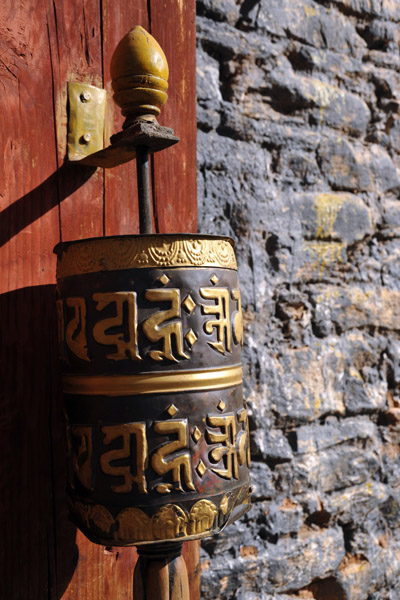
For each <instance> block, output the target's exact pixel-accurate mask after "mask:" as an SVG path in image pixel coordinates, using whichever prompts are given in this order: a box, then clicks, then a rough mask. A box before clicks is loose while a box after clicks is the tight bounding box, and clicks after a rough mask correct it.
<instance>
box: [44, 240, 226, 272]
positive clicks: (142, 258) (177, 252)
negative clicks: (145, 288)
mask: <svg viewBox="0 0 400 600" xmlns="http://www.w3.org/2000/svg"><path fill="white" fill-rule="evenodd" d="M54 252H55V253H56V254H57V256H58V261H57V279H62V278H63V277H71V276H72V275H82V274H84V273H99V272H102V271H118V270H122V269H146V268H158V269H168V268H182V267H184V268H188V267H189V268H195V267H211V268H222V269H233V270H235V271H236V270H237V264H236V258H235V253H234V242H233V240H232V239H231V238H228V237H218V236H212V235H201V234H162V235H160V234H157V235H120V236H115V237H105V238H92V239H88V240H77V241H74V242H61V243H60V244H58V245H57V246H56V247H55V248H54Z"/></svg>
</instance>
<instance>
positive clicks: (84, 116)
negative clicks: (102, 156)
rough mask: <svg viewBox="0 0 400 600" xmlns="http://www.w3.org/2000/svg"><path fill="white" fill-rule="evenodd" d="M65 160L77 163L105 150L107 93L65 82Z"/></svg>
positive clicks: (87, 86)
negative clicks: (66, 128) (66, 115)
mask: <svg viewBox="0 0 400 600" xmlns="http://www.w3.org/2000/svg"><path fill="white" fill-rule="evenodd" d="M68 103H69V114H68V148H67V151H68V160H70V161H77V160H81V159H82V158H85V157H86V156H88V155H89V154H93V153H94V152H98V151H99V150H102V149H103V148H104V117H105V108H106V91H105V90H102V89H101V88H97V87H95V86H94V85H89V84H87V83H78V82H76V81H69V82H68Z"/></svg>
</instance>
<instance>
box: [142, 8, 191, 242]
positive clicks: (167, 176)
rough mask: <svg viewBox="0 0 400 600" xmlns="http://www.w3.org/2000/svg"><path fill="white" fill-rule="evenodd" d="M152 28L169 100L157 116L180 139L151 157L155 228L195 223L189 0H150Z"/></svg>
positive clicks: (185, 228) (163, 229)
mask: <svg viewBox="0 0 400 600" xmlns="http://www.w3.org/2000/svg"><path fill="white" fill-rule="evenodd" d="M150 6H151V15H150V32H151V34H152V35H153V36H154V37H155V38H156V40H157V41H158V43H159V44H160V46H161V47H162V49H163V50H164V52H165V55H166V57H167V61H168V65H169V72H170V75H169V88H168V102H167V104H166V105H165V106H164V108H163V110H162V113H161V116H160V118H159V121H160V123H161V125H166V126H168V127H172V128H173V129H174V132H175V134H176V135H177V136H178V137H179V138H180V140H181V141H180V142H179V143H178V144H176V145H175V146H172V147H171V148H168V149H167V150H164V151H163V152H161V153H157V154H155V155H154V158H153V165H154V171H153V204H154V208H155V220H156V227H157V231H158V232H160V233H164V232H170V233H172V232H180V231H183V232H191V231H196V229H197V196H196V46H195V38H196V30H195V3H194V1H192V0H186V1H185V2H182V0H150Z"/></svg>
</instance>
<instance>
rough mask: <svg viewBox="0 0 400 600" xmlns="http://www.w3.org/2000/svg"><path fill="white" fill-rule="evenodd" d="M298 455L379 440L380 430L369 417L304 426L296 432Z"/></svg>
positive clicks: (332, 419) (331, 420) (332, 420)
mask: <svg viewBox="0 0 400 600" xmlns="http://www.w3.org/2000/svg"><path fill="white" fill-rule="evenodd" d="M294 435H295V439H296V450H297V454H308V453H310V452H318V451H319V450H324V449H326V448H332V447H334V446H337V445H338V444H343V443H344V442H349V441H357V440H368V439H372V438H375V439H377V435H378V429H377V427H376V425H375V424H374V423H371V421H370V420H369V418H368V417H358V418H350V419H343V420H341V421H338V420H337V419H335V418H331V419H330V421H329V422H327V423H326V424H325V425H322V426H321V425H303V426H302V427H299V428H298V429H297V430H296V431H295V434H294Z"/></svg>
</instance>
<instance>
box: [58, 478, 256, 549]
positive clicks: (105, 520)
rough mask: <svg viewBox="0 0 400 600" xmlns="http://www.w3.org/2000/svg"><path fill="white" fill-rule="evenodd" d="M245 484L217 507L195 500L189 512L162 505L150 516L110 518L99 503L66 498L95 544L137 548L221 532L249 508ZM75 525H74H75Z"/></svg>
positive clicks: (135, 512) (137, 512)
mask: <svg viewBox="0 0 400 600" xmlns="http://www.w3.org/2000/svg"><path fill="white" fill-rule="evenodd" d="M248 484H249V482H247V483H246V484H243V485H241V486H240V488H238V489H236V490H234V491H233V493H232V492H227V493H226V494H224V496H223V498H222V500H221V502H220V506H219V508H218V506H217V505H216V504H215V502H213V501H212V500H209V499H208V498H202V499H200V500H198V501H197V502H196V503H195V504H194V505H193V506H192V507H191V509H190V510H187V509H186V508H185V507H183V506H181V505H179V504H173V503H169V504H165V505H164V506H161V507H160V508H159V509H158V510H157V511H156V512H155V513H154V514H153V515H152V516H148V515H147V514H146V513H145V512H143V510H141V509H140V508H137V507H127V508H124V509H122V510H121V511H120V512H119V513H118V515H117V516H116V517H115V518H114V517H113V515H112V514H111V513H110V511H109V510H108V509H107V508H106V507H105V506H102V505H101V504H94V505H91V504H86V503H85V502H81V501H80V500H75V499H73V498H71V497H69V498H68V502H69V506H70V510H71V512H72V514H73V515H75V517H76V518H77V521H78V522H79V523H81V524H82V525H83V526H84V527H85V530H84V531H85V533H86V535H87V536H88V537H89V539H92V540H93V541H95V542H96V543H101V544H105V545H107V544H109V543H110V542H112V541H114V543H115V544H116V545H118V546H139V545H143V544H150V543H154V542H157V541H159V542H161V541H164V542H165V541H174V540H177V539H179V540H182V541H185V540H194V539H199V538H203V537H207V536H210V535H212V534H213V533H215V532H216V531H218V530H221V529H223V528H224V527H225V526H226V524H227V522H229V519H228V521H227V517H228V515H229V514H230V519H232V521H234V520H236V518H238V517H236V516H234V513H233V511H234V510H235V509H236V508H237V507H239V506H242V508H243V510H242V511H241V513H240V516H241V514H244V513H245V512H247V511H248V510H249V508H250V504H249V491H250V488H249V485H248ZM79 523H78V525H79Z"/></svg>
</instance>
